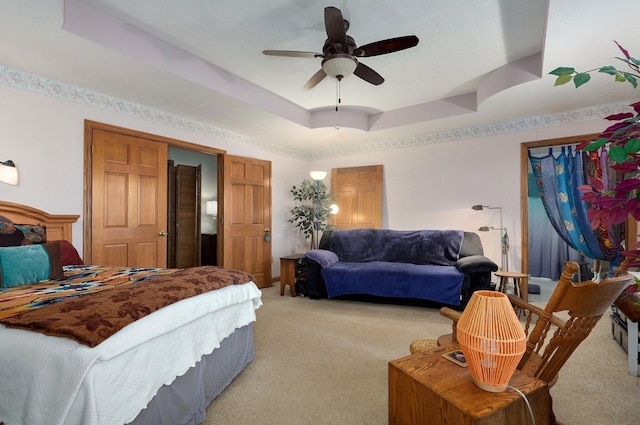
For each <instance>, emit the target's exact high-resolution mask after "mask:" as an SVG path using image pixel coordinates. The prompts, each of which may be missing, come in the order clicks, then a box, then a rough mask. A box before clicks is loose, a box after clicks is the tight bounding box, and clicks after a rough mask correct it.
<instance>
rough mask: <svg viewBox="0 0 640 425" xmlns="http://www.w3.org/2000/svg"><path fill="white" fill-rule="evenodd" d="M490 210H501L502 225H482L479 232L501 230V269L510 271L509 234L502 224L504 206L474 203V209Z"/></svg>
mask: <svg viewBox="0 0 640 425" xmlns="http://www.w3.org/2000/svg"><path fill="white" fill-rule="evenodd" d="M485 208H486V209H488V210H500V227H492V226H482V227H480V228H479V229H478V231H479V232H488V231H489V230H500V251H501V256H502V267H501V270H503V271H505V272H506V271H509V234H508V233H507V229H506V227H504V226H503V225H502V207H490V206H489V205H474V206H472V207H471V209H472V210H475V211H482V210H484V209H485Z"/></svg>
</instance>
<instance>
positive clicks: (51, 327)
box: [0, 266, 253, 347]
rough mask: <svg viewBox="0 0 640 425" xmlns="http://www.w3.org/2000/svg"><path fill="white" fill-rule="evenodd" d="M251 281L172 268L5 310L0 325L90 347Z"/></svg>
mask: <svg viewBox="0 0 640 425" xmlns="http://www.w3.org/2000/svg"><path fill="white" fill-rule="evenodd" d="M252 280H253V277H252V276H251V275H250V274H248V273H245V272H241V271H238V270H232V269H225V268H222V267H215V266H202V267H194V268H189V269H183V270H173V269H172V270H171V271H170V272H168V273H166V274H162V273H159V274H156V275H154V276H147V277H145V278H144V279H130V280H128V281H122V280H118V281H117V282H118V283H117V284H116V285H109V286H108V287H106V288H105V287H102V286H101V290H100V291H97V292H93V293H88V294H86V295H82V296H72V297H68V296H67V297H65V298H63V299H61V300H53V299H49V300H48V302H47V303H45V304H43V305H41V306H36V307H35V308H29V309H24V306H18V307H17V308H16V309H14V311H12V312H10V314H8V313H7V311H6V310H5V311H4V312H3V313H4V316H8V317H3V318H0V323H2V324H4V325H5V326H7V327H14V328H21V329H27V330H32V331H37V332H42V333H44V334H47V335H53V336H62V337H68V338H72V339H74V340H76V341H78V342H79V343H81V344H84V345H88V346H90V347H95V346H96V345H98V344H100V343H101V342H102V341H104V340H105V339H107V338H108V337H110V336H111V335H113V334H115V333H116V332H118V330H120V329H122V328H123V327H124V326H126V325H128V324H129V323H132V322H134V321H135V320H138V319H140V318H142V317H144V316H146V315H149V314H151V313H153V312H154V311H156V310H159V309H160V308H162V307H165V306H167V305H169V304H172V303H175V302H177V301H180V300H183V299H186V298H189V297H193V296H196V295H199V294H202V293H205V292H208V291H213V290H216V289H220V288H223V287H225V286H229V285H237V284H243V283H247V282H249V281H252ZM2 295H5V296H6V295H8V294H0V297H2ZM1 301H2V299H1V298H0V302H1ZM21 307H22V308H21Z"/></svg>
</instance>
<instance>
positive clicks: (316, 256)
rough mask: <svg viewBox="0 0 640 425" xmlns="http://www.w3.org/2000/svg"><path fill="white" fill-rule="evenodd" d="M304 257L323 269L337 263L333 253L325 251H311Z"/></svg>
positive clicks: (336, 257)
mask: <svg viewBox="0 0 640 425" xmlns="http://www.w3.org/2000/svg"><path fill="white" fill-rule="evenodd" d="M304 256H305V257H306V258H308V259H310V260H313V261H315V262H316V263H318V264H320V267H322V268H323V269H326V268H329V267H331V266H333V265H334V264H335V263H337V262H338V261H339V260H338V256H337V255H336V253H335V252H333V251H329V250H326V249H313V250H311V251H309V252H307V253H306V254H305V255H304Z"/></svg>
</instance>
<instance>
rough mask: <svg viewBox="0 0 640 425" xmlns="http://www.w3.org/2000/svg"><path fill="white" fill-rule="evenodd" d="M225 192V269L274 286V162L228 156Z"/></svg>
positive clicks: (226, 158)
mask: <svg viewBox="0 0 640 425" xmlns="http://www.w3.org/2000/svg"><path fill="white" fill-rule="evenodd" d="M224 193H225V198H224V205H223V211H224V214H223V217H222V219H223V220H222V234H223V235H224V245H223V249H224V251H223V255H222V261H223V266H224V267H229V268H233V269H238V270H243V271H245V272H247V273H251V274H252V275H253V277H254V282H255V283H256V285H257V286H258V287H259V288H264V287H267V286H271V285H272V282H271V162H269V161H263V160H259V159H253V158H243V157H238V156H232V155H225V159H224ZM218 233H219V234H220V232H218Z"/></svg>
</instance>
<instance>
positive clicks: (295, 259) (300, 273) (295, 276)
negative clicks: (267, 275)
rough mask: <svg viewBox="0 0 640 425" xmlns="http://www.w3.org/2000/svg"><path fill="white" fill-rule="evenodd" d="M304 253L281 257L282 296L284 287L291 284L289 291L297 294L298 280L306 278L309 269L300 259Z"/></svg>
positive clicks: (294, 294) (293, 294)
mask: <svg viewBox="0 0 640 425" xmlns="http://www.w3.org/2000/svg"><path fill="white" fill-rule="evenodd" d="M303 256H304V254H293V255H287V256H286V257H280V296H282V295H284V287H285V286H287V285H289V293H290V294H291V296H292V297H295V296H296V282H297V281H298V280H304V279H306V275H307V270H306V268H305V267H304V265H303V264H301V263H300V259H301V258H302V257H303Z"/></svg>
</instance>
